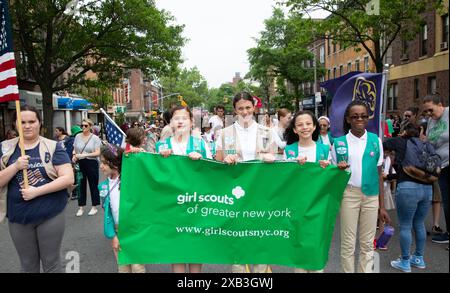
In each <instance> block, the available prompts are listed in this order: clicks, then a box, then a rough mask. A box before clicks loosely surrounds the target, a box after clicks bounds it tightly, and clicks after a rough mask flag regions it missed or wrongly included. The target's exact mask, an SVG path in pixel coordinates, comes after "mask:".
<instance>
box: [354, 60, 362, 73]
mask: <svg viewBox="0 0 450 293" xmlns="http://www.w3.org/2000/svg"><path fill="white" fill-rule="evenodd" d="M355 70H356V71H361V70H360V68H359V60H355Z"/></svg>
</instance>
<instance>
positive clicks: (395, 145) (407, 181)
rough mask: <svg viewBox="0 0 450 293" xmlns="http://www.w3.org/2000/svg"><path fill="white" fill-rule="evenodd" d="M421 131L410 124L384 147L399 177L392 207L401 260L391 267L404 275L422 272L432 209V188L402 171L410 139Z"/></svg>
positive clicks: (384, 144) (392, 263)
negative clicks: (427, 222) (390, 153)
mask: <svg viewBox="0 0 450 293" xmlns="http://www.w3.org/2000/svg"><path fill="white" fill-rule="evenodd" d="M419 134H420V128H419V127H418V126H416V125H414V124H412V123H408V124H406V125H405V128H404V133H402V135H401V136H399V137H394V138H391V139H388V140H387V141H385V142H384V143H383V148H384V150H386V151H395V165H394V167H396V172H397V174H398V179H397V182H398V184H397V191H396V197H395V203H396V206H397V216H398V220H399V226H400V227H399V228H400V249H401V257H400V258H398V259H397V260H394V261H392V262H391V266H392V267H393V268H396V269H398V270H401V271H404V272H411V266H413V267H417V268H421V269H424V268H425V262H424V260H423V254H424V249H425V241H426V236H427V235H426V230H425V224H424V221H425V217H426V215H427V213H428V210H429V209H430V206H431V197H432V185H431V184H424V183H422V182H420V181H417V180H415V179H413V178H411V177H410V176H408V175H407V174H406V173H405V172H404V171H403V169H402V167H401V161H402V160H403V158H404V157H405V153H406V145H407V141H408V139H409V138H412V137H419ZM411 229H414V233H415V240H416V251H415V252H414V254H413V255H412V256H411V255H410V247H411V243H412V235H411Z"/></svg>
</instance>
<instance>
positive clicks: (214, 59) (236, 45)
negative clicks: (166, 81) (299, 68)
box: [156, 0, 316, 88]
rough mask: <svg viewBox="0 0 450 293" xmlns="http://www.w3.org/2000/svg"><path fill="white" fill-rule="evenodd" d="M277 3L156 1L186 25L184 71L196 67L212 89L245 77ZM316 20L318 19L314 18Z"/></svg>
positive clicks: (272, 0) (254, 0) (250, 0)
mask: <svg viewBox="0 0 450 293" xmlns="http://www.w3.org/2000/svg"><path fill="white" fill-rule="evenodd" d="M276 2H277V0H156V5H157V7H158V8H160V9H164V10H167V11H169V12H170V13H171V14H172V15H173V16H174V17H175V23H177V24H184V25H185V28H184V31H183V36H184V37H185V38H187V39H189V41H188V42H187V43H186V45H185V47H184V48H183V59H184V60H185V62H184V65H183V66H184V67H186V68H192V67H194V66H196V67H197V68H198V69H199V71H200V73H201V74H202V75H203V77H204V78H205V79H206V81H207V82H208V86H209V87H216V88H217V87H219V86H220V85H221V84H222V83H226V82H231V81H232V79H233V77H234V75H235V73H236V72H240V75H241V77H244V76H245V74H247V72H248V68H249V64H248V59H247V50H248V49H250V48H252V47H255V46H256V42H255V41H254V39H253V38H259V35H260V32H261V31H263V30H264V20H265V19H267V18H269V17H270V16H271V15H272V7H273V6H275V5H276ZM313 17H316V16H314V15H313Z"/></svg>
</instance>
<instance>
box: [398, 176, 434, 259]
mask: <svg viewBox="0 0 450 293" xmlns="http://www.w3.org/2000/svg"><path fill="white" fill-rule="evenodd" d="M432 194H433V191H432V186H431V185H424V184H419V183H415V182H411V181H404V182H400V183H399V184H398V185H397V195H396V198H395V201H396V205H397V216H398V221H399V225H400V249H401V251H402V258H403V259H409V256H410V251H409V250H410V247H411V243H412V236H411V229H414V234H415V236H416V252H415V255H418V256H423V252H424V248H425V241H426V238H427V232H426V230H425V224H424V221H425V217H426V216H427V213H428V209H429V208H430V206H431V198H432V196H433V195H432Z"/></svg>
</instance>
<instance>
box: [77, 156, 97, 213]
mask: <svg viewBox="0 0 450 293" xmlns="http://www.w3.org/2000/svg"><path fill="white" fill-rule="evenodd" d="M79 164H80V171H81V173H82V174H83V179H81V194H80V195H79V197H78V206H80V207H84V206H85V205H86V192H87V184H86V183H87V180H89V189H90V190H91V201H92V206H98V205H99V204H100V194H99V192H98V179H99V169H98V161H97V160H89V159H82V160H79Z"/></svg>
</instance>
